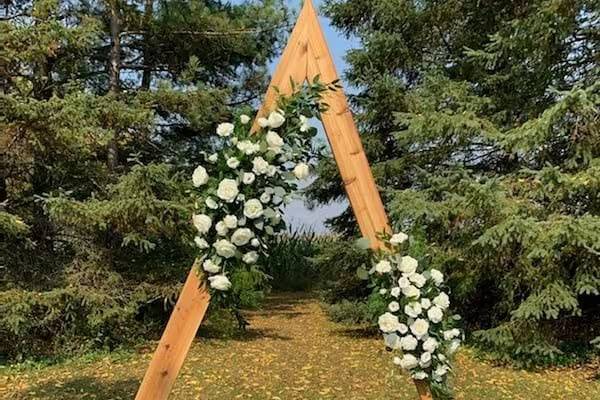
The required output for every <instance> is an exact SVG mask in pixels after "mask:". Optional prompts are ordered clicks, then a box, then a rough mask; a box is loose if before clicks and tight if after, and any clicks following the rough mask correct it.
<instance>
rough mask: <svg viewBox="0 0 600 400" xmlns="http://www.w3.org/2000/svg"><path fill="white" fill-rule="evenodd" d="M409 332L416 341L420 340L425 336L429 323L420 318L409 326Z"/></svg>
mask: <svg viewBox="0 0 600 400" xmlns="http://www.w3.org/2000/svg"><path fill="white" fill-rule="evenodd" d="M410 331H411V332H412V333H413V335H415V336H416V337H417V339H421V338H422V337H423V336H425V335H427V332H428V331H429V322H427V320H424V319H422V318H418V319H416V320H415V321H414V322H413V323H412V325H411V326H410Z"/></svg>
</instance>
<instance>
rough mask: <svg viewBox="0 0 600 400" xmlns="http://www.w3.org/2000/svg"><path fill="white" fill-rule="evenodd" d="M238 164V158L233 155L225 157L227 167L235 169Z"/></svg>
mask: <svg viewBox="0 0 600 400" xmlns="http://www.w3.org/2000/svg"><path fill="white" fill-rule="evenodd" d="M239 165H240V160H238V159H237V158H235V157H231V158H228V159H227V166H228V167H229V168H233V169H236V168H237V167H238V166H239Z"/></svg>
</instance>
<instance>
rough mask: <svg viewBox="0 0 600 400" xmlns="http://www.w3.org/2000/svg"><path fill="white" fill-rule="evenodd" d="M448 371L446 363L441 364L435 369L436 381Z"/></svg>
mask: <svg viewBox="0 0 600 400" xmlns="http://www.w3.org/2000/svg"><path fill="white" fill-rule="evenodd" d="M446 372H448V367H447V366H445V365H439V366H438V367H437V368H436V369H435V370H434V371H433V375H432V376H433V379H434V380H436V381H439V380H440V379H441V378H442V377H443V376H444V375H446Z"/></svg>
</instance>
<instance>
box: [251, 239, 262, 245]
mask: <svg viewBox="0 0 600 400" xmlns="http://www.w3.org/2000/svg"><path fill="white" fill-rule="evenodd" d="M250 245H251V246H252V247H258V246H260V241H259V240H258V239H256V238H254V239H252V240H251V241H250Z"/></svg>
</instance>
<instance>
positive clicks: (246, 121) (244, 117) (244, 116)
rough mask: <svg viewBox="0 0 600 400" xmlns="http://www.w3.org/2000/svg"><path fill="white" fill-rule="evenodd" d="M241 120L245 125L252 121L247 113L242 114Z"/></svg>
mask: <svg viewBox="0 0 600 400" xmlns="http://www.w3.org/2000/svg"><path fill="white" fill-rule="evenodd" d="M240 122H241V123H242V124H244V125H246V124H247V123H248V122H250V117H249V116H247V115H246V114H242V115H240Z"/></svg>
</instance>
